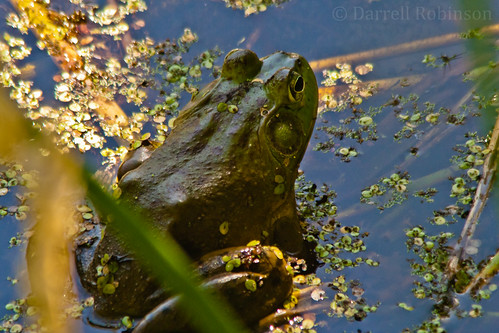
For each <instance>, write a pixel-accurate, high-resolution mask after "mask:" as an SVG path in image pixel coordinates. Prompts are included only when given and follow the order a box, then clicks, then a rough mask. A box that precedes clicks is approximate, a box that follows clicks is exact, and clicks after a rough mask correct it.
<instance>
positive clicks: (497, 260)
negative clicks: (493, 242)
mask: <svg viewBox="0 0 499 333" xmlns="http://www.w3.org/2000/svg"><path fill="white" fill-rule="evenodd" d="M497 271H499V250H498V251H497V252H496V254H495V255H494V256H493V257H492V258H490V260H489V262H488V263H487V265H486V266H485V267H484V268H483V269H482V270H481V271H480V273H478V274H477V275H475V277H474V278H473V280H471V282H470V283H469V284H468V285H467V286H466V288H465V289H464V291H463V292H466V291H468V290H471V291H474V290H478V289H480V288H481V287H482V286H483V285H485V284H486V283H487V282H488V281H489V279H490V278H491V277H493V276H494V275H495V274H496V273H497Z"/></svg>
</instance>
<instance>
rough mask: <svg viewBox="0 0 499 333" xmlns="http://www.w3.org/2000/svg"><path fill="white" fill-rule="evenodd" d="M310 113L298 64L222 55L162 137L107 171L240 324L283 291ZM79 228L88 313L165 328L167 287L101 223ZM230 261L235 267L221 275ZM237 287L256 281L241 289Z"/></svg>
mask: <svg viewBox="0 0 499 333" xmlns="http://www.w3.org/2000/svg"><path fill="white" fill-rule="evenodd" d="M317 105H318V88H317V81H316V78H315V75H314V72H313V70H312V69H311V67H310V65H309V64H308V62H307V61H306V59H305V58H303V57H302V56H300V55H298V54H296V53H288V52H284V51H278V52H275V53H273V54H270V55H268V56H266V57H263V58H259V57H258V56H257V55H256V54H255V53H254V52H253V51H251V50H246V49H235V50H232V51H230V52H229V53H228V54H227V55H226V56H225V59H224V62H223V65H222V69H221V74H220V76H219V77H218V78H216V79H215V80H213V81H212V82H211V83H209V84H207V85H206V86H205V87H204V88H203V89H201V90H200V91H199V92H198V93H197V94H195V95H194V96H193V97H192V98H191V101H190V102H189V103H187V104H186V106H185V107H184V108H183V109H182V110H181V111H180V112H179V115H178V117H177V118H176V119H175V121H174V127H173V129H172V131H171V132H170V133H169V135H168V137H167V139H166V141H165V142H164V143H163V144H162V145H160V146H159V147H158V148H154V149H153V148H151V145H144V146H143V147H141V148H139V149H138V150H137V151H136V152H133V151H132V152H131V154H130V156H129V158H128V159H127V160H126V161H125V162H123V164H122V165H121V167H120V170H119V172H118V175H119V177H118V187H119V189H120V191H121V197H120V200H121V201H123V202H126V203H128V204H129V205H130V206H131V207H136V209H137V210H140V212H141V213H143V214H144V215H145V216H146V217H147V218H148V219H149V220H150V221H151V222H152V224H153V226H154V228H155V230H156V231H157V232H158V233H159V234H161V233H169V234H170V235H171V236H172V237H173V238H174V239H175V240H176V241H177V242H178V243H179V244H180V246H181V247H182V248H183V249H184V251H185V252H186V253H187V254H188V255H189V256H190V258H191V259H192V260H193V261H194V262H195V263H196V264H195V265H194V267H193V268H194V269H195V270H197V272H198V273H200V275H201V276H202V277H203V279H204V280H205V281H206V282H205V283H206V285H209V286H211V287H213V288H214V289H218V290H219V291H220V293H221V294H222V297H224V296H225V298H226V299H228V302H229V303H230V304H231V305H232V306H233V307H234V308H235V309H236V312H239V314H241V316H242V319H243V321H244V322H245V323H246V324H247V325H250V326H251V325H253V324H254V323H255V322H256V321H258V319H260V318H262V317H264V316H266V315H268V314H270V313H272V312H273V311H275V310H276V309H277V308H278V307H279V306H282V304H283V302H284V301H285V300H286V299H287V298H288V297H289V296H290V294H291V293H292V290H293V282H292V275H291V273H290V271H289V269H288V268H289V267H287V264H286V260H285V258H284V257H283V255H282V252H284V253H286V254H287V255H299V253H300V252H301V251H302V250H303V242H304V240H303V236H302V228H301V225H300V219H299V216H298V213H297V206H296V200H295V194H294V183H295V180H296V178H297V176H298V171H299V165H300V162H301V160H302V158H303V156H304V154H305V151H306V149H307V146H308V143H309V140H310V137H311V134H312V132H313V129H314V124H315V120H316V117H317ZM87 229H88V230H87V231H86V232H85V233H83V234H82V235H80V236H79V238H78V240H77V246H76V250H75V251H76V255H75V257H76V268H77V271H78V274H79V276H80V281H81V284H82V286H83V287H84V288H85V289H86V290H87V291H89V292H90V293H91V294H92V295H93V297H94V303H95V304H94V309H95V312H96V313H97V314H98V315H100V316H103V317H105V318H111V317H119V316H123V315H129V316H132V317H136V318H143V317H145V319H144V320H143V321H142V322H141V323H140V324H139V325H138V326H137V327H136V329H135V331H134V332H156V331H157V332H167V331H169V330H168V328H165V325H163V324H164V322H166V321H170V322H171V320H168V319H167V318H168V317H167V315H165V313H166V312H168V311H169V310H165V309H169V305H168V304H169V302H171V301H170V300H171V297H172V293H171V291H169V290H167V288H165V287H164V286H162V285H161V284H159V283H158V282H157V281H156V280H155V278H154V277H153V276H152V275H151V274H150V273H149V272H148V270H147V269H146V268H144V267H142V265H141V263H140V262H139V261H138V260H136V259H135V258H134V256H133V254H130V253H129V251H128V250H127V249H126V246H125V245H124V244H123V242H122V241H121V240H120V238H119V237H117V236H116V235H115V233H114V232H112V231H111V230H107V227H106V226H105V224H103V223H101V222H99V221H96V222H95V223H94V225H93V227H92V228H87ZM227 258H229V259H227ZM234 260H235V261H234ZM231 262H236V263H239V265H235V266H237V267H231V269H228V268H227V265H228V264H229V263H231ZM241 263H242V264H241ZM233 266H234V265H233ZM103 271H104V272H103ZM248 280H251V281H255V282H256V283H255V285H252V286H253V287H250V288H248V282H247V281H248ZM103 281H104V282H103ZM109 284H111V285H112V286H113V287H111V290H109V288H107V289H106V285H109ZM103 285H104V286H103ZM255 304H257V305H255ZM250 307H251V309H252V311H250V312H251V314H250V313H249V312H248V311H247V309H248V308H250ZM174 316H176V315H174ZM162 322H163V324H162ZM174 322H175V321H174ZM166 326H167V325H166ZM174 330H175V328H173V331H174Z"/></svg>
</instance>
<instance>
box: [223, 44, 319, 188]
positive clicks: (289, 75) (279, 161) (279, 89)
mask: <svg viewBox="0 0 499 333" xmlns="http://www.w3.org/2000/svg"><path fill="white" fill-rule="evenodd" d="M221 76H222V77H221V79H222V82H227V83H228V84H229V83H230V87H243V86H244V87H247V88H244V89H245V93H244V94H245V95H246V96H245V98H244V99H243V100H242V101H241V102H240V104H239V110H240V112H238V114H239V116H240V117H241V118H240V119H239V120H238V122H237V123H235V125H231V126H230V127H231V128H238V129H240V131H241V132H245V131H247V130H248V129H249V128H253V130H254V132H253V133H254V134H255V136H256V137H257V140H258V142H259V144H258V147H259V149H258V152H257V154H258V155H259V156H260V157H259V158H264V159H266V160H267V163H266V167H267V168H269V167H270V168H272V169H274V170H275V172H276V174H280V175H281V176H283V177H284V178H286V179H285V180H286V181H287V183H288V184H292V183H294V178H295V177H296V172H297V169H298V165H299V163H300V161H301V159H302V157H303V155H304V153H305V150H306V148H307V145H308V141H309V139H310V136H311V134H312V131H313V128H314V123H315V119H316V117H317V104H318V91H317V81H316V79H315V75H314V72H313V71H312V69H311V67H310V65H309V64H308V62H307V61H306V60H305V58H303V57H301V56H300V55H298V54H296V53H286V52H282V51H280V52H276V53H273V54H271V55H269V56H267V57H264V58H262V59H259V58H258V57H257V55H256V54H255V53H254V52H252V51H250V50H242V49H235V50H232V51H230V52H229V53H228V54H227V56H226V57H225V60H224V64H223V68H222V75H221ZM219 89H220V88H219ZM220 90H223V91H225V90H229V89H220ZM237 95H238V93H234V92H230V93H225V95H224V97H225V98H226V100H228V101H230V100H231V99H234V97H233V96H237ZM228 103H229V102H228ZM231 121H233V119H232V118H231ZM233 124H234V123H233ZM232 137H234V135H233V136H232ZM240 137H245V138H246V137H247V136H244V135H241V136H240ZM233 142H234V143H237V147H239V148H238V149H239V150H240V147H246V148H248V149H247V150H246V153H248V152H249V151H253V152H255V150H256V149H255V148H254V147H255V145H253V144H252V143H251V140H250V141H248V142H244V143H242V141H239V140H235V139H234V140H233ZM249 147H253V148H249ZM234 155H235V154H234ZM253 157H254V156H252V157H251V158H253ZM254 166H255V167H257V168H258V167H259V166H257V164H254ZM286 190H288V186H287V188H286Z"/></svg>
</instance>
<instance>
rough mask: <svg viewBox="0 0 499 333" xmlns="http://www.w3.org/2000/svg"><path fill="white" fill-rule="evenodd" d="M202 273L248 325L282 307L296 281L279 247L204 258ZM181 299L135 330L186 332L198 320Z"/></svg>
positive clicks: (160, 307) (247, 248)
mask: <svg viewBox="0 0 499 333" xmlns="http://www.w3.org/2000/svg"><path fill="white" fill-rule="evenodd" d="M198 271H199V273H200V275H201V276H202V277H203V279H204V281H205V282H204V283H203V285H204V286H206V287H207V288H211V289H212V290H215V291H216V293H217V294H218V295H220V296H222V297H223V298H224V299H225V300H227V303H230V304H231V305H232V307H233V309H234V310H235V312H236V313H237V314H239V316H240V318H241V319H242V320H243V321H244V323H246V325H248V326H253V325H255V324H256V323H257V322H258V320H260V319H261V318H263V317H265V316H266V315H268V314H270V313H272V312H273V311H275V310H276V309H277V308H279V307H281V306H282V305H283V303H284V301H285V300H286V299H287V298H288V297H289V296H290V295H291V292H292V290H293V279H292V276H291V274H290V273H289V271H288V268H287V264H286V261H285V260H284V258H283V256H282V253H281V251H280V250H279V249H278V248H276V247H271V246H261V245H259V244H257V245H254V246H245V247H236V248H229V249H224V250H220V251H216V252H212V253H210V254H208V255H205V256H204V257H203V258H201V261H200V264H199V267H198ZM177 302H178V297H174V298H171V299H168V300H166V301H165V302H163V303H162V304H160V305H158V306H157V307H156V308H155V309H154V310H152V311H151V312H150V313H149V314H148V315H147V316H145V317H144V319H143V320H142V321H141V322H140V323H139V324H138V326H137V327H136V328H135V329H134V331H133V332H134V333H144V332H152V333H155V332H158V333H159V332H161V333H163V332H180V331H182V332H186V331H189V330H190V329H191V325H190V324H189V323H192V321H193V320H195V318H194V317H193V316H192V315H191V316H189V315H188V314H186V315H184V314H183V313H180V311H179V310H178V309H177V305H176V304H177Z"/></svg>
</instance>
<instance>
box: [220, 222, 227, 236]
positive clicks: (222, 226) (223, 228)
mask: <svg viewBox="0 0 499 333" xmlns="http://www.w3.org/2000/svg"><path fill="white" fill-rule="evenodd" d="M218 229H219V231H220V233H221V234H222V235H227V234H228V233H229V222H228V221H225V222H223V223H222V224H220V227H219V228H218Z"/></svg>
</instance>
